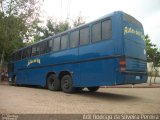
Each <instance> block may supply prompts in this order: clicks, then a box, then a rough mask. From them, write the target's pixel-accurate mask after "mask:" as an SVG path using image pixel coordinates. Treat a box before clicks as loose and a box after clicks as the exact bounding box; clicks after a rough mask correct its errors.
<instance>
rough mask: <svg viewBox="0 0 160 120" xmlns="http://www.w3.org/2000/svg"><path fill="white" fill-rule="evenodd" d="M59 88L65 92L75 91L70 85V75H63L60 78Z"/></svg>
mask: <svg viewBox="0 0 160 120" xmlns="http://www.w3.org/2000/svg"><path fill="white" fill-rule="evenodd" d="M61 88H62V90H63V92H65V93H73V92H75V88H74V87H73V86H72V78H71V76H70V75H64V76H63V77H62V79H61Z"/></svg>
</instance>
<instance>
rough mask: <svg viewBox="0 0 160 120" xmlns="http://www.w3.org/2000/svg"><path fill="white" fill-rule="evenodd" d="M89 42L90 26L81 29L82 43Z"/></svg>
mask: <svg viewBox="0 0 160 120" xmlns="http://www.w3.org/2000/svg"><path fill="white" fill-rule="evenodd" d="M88 43H89V27H86V28H83V29H81V30H80V45H85V44H88Z"/></svg>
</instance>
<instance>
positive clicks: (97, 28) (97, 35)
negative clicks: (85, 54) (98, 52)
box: [92, 22, 101, 42]
mask: <svg viewBox="0 0 160 120" xmlns="http://www.w3.org/2000/svg"><path fill="white" fill-rule="evenodd" d="M100 40H101V23H100V22H99V23H96V24H94V25H93V26H92V41H93V42H96V41H100Z"/></svg>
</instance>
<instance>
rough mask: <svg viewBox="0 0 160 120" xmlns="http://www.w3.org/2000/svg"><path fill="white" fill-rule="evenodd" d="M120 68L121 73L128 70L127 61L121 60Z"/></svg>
mask: <svg viewBox="0 0 160 120" xmlns="http://www.w3.org/2000/svg"><path fill="white" fill-rule="evenodd" d="M119 66H120V71H121V72H123V71H125V70H126V60H125V58H120V60H119Z"/></svg>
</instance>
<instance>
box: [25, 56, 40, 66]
mask: <svg viewBox="0 0 160 120" xmlns="http://www.w3.org/2000/svg"><path fill="white" fill-rule="evenodd" d="M33 63H38V64H41V60H40V59H39V58H36V59H32V60H28V63H27V67H28V66H29V65H31V64H33Z"/></svg>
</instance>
